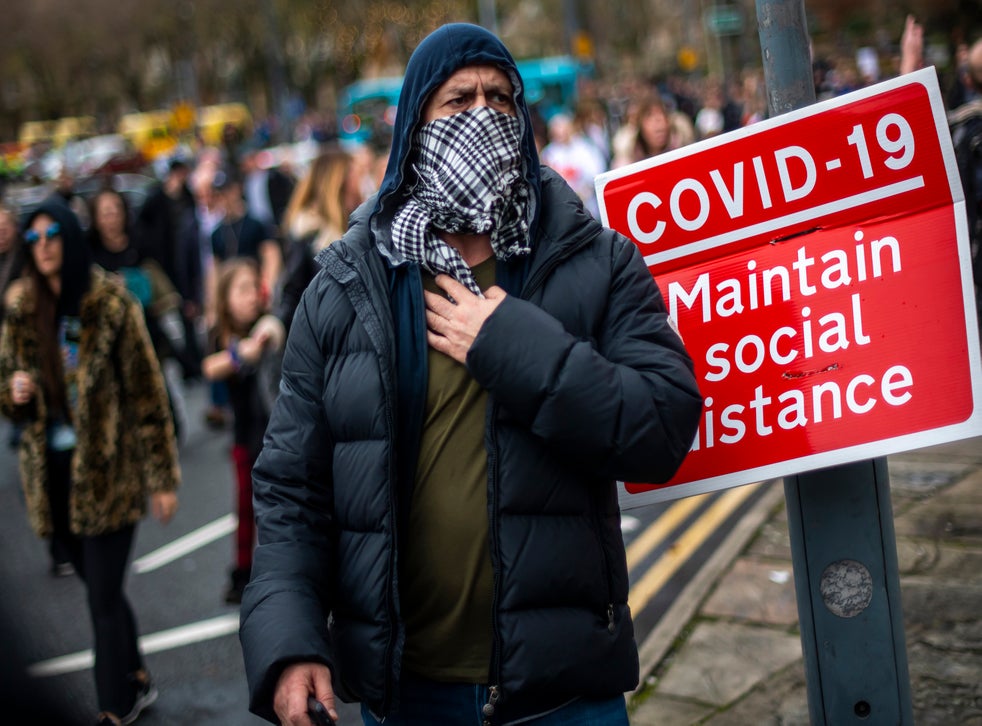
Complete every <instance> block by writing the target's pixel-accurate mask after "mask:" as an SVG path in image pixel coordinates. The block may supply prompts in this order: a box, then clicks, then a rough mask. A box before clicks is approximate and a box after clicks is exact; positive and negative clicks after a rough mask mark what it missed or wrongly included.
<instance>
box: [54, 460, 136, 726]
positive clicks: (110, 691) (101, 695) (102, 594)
mask: <svg viewBox="0 0 982 726" xmlns="http://www.w3.org/2000/svg"><path fill="white" fill-rule="evenodd" d="M47 458H48V482H47V484H48V497H49V501H50V502H51V516H52V520H53V524H54V535H53V539H54V540H57V542H58V547H59V548H60V549H61V550H62V551H64V552H66V553H67V554H68V558H69V561H70V562H71V563H72V565H73V566H74V567H75V570H76V572H78V574H79V577H81V578H82V580H83V581H84V582H85V588H86V594H87V598H88V606H89V615H90V617H91V618H92V631H93V633H94V635H95V649H94V650H95V685H96V694H97V696H98V701H99V710H100V711H112V712H113V713H115V714H116V715H118V716H124V715H126V714H127V713H129V712H130V710H131V709H132V708H133V703H134V702H135V700H136V691H135V689H134V686H133V684H132V682H131V679H130V676H131V675H132V674H133V673H134V672H136V671H138V670H140V669H141V668H142V667H143V659H142V657H141V656H140V651H139V648H138V646H137V628H136V619H135V618H134V616H133V609H132V608H131V607H130V604H129V602H128V601H127V599H126V595H125V594H124V592H123V581H124V579H125V576H126V565H127V562H128V561H129V556H130V550H131V548H132V546H133V535H134V533H135V531H136V527H135V526H134V525H129V526H127V527H123V528H122V529H120V530H117V531H115V532H109V533H107V534H101V535H96V536H93V537H78V536H76V535H73V534H72V533H71V531H70V530H69V525H68V496H69V492H70V490H71V458H72V452H71V451H50V450H49V451H48V457H47Z"/></svg>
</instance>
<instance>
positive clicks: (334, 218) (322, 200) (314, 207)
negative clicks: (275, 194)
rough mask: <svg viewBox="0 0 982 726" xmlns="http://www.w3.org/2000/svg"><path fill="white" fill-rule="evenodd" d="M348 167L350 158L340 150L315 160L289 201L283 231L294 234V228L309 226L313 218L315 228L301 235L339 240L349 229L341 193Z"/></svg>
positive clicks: (349, 168) (326, 153) (330, 151)
mask: <svg viewBox="0 0 982 726" xmlns="http://www.w3.org/2000/svg"><path fill="white" fill-rule="evenodd" d="M351 163H352V162H351V156H350V155H349V154H348V153H347V152H345V151H343V150H341V149H331V150H329V151H325V152H324V153H322V154H321V155H320V156H318V157H317V158H316V159H314V160H313V161H312V162H311V164H310V169H309V170H308V171H307V173H306V174H305V175H304V176H303V177H302V178H301V179H300V181H299V182H298V183H297V187H296V189H294V191H293V195H292V196H291V197H290V202H289V204H287V207H286V212H285V213H284V215H283V228H284V229H286V230H287V231H288V232H291V233H295V229H296V228H297V226H299V225H303V224H308V225H309V223H310V222H309V221H308V220H309V218H310V217H313V221H314V223H315V225H316V226H315V227H314V228H313V229H307V230H303V232H304V233H305V232H310V231H313V230H314V229H319V230H324V231H329V233H330V235H332V237H331V239H332V240H333V239H337V238H338V237H340V236H341V234H342V233H343V232H344V230H345V228H346V227H347V226H348V210H346V209H345V202H344V192H345V184H346V182H347V179H348V177H349V175H350V173H351ZM301 236H302V234H301Z"/></svg>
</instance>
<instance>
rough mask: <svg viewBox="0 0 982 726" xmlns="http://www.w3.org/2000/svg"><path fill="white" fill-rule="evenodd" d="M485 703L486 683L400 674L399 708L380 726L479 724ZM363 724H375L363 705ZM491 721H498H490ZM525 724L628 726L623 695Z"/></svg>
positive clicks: (580, 702)
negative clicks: (431, 678)
mask: <svg viewBox="0 0 982 726" xmlns="http://www.w3.org/2000/svg"><path fill="white" fill-rule="evenodd" d="M487 702H488V688H487V686H477V685H473V684H466V683H437V682H435V681H430V680H426V679H423V678H418V677H416V676H411V675H406V674H403V679H402V684H401V687H400V694H399V711H398V713H393V714H391V715H389V716H387V717H386V719H385V724H384V726H481V724H483V723H484V718H483V716H482V715H481V709H482V708H483V707H484V704H485V703H487ZM361 718H362V721H363V723H364V724H365V726H379V724H380V723H381V722H380V721H378V720H376V719H375V717H374V716H372V714H371V713H369V712H368V708H367V707H366V706H365V705H364V704H363V705H362V707H361ZM491 723H500V722H498V721H495V720H494V719H492V720H491ZM521 723H522V724H528V726H628V720H627V704H626V703H625V701H624V697H623V696H615V697H614V698H609V699H605V700H601V701H588V700H585V699H582V698H581V699H579V700H576V701H573V702H572V703H569V704H567V705H565V706H563V707H562V708H559V709H557V710H555V711H552V712H551V713H547V714H545V715H544V716H540V717H538V718H533V719H530V720H529V721H522V722H521Z"/></svg>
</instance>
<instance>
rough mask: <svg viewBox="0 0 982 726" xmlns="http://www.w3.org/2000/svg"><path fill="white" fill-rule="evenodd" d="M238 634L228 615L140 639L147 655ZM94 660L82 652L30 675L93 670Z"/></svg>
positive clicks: (37, 668)
mask: <svg viewBox="0 0 982 726" xmlns="http://www.w3.org/2000/svg"><path fill="white" fill-rule="evenodd" d="M238 631H239V614H238V613H229V614H227V615H219V616H218V617H217V618H211V619H209V620H201V621H199V622H197V623H190V624H189V625H182V626H180V627H178V628H171V629H170V630H161V631H160V632H159V633H151V634H150V635H144V636H143V637H142V638H140V641H139V642H140V652H141V653H144V654H148V653H159V652H160V651H162V650H172V649H173V648H180V647H181V646H184V645H191V644H192V643H200V642H202V641H205V640H213V639H215V638H221V637H222V636H224V635H231V634H233V633H237V632H238ZM94 661H95V658H94V656H93V654H92V651H91V650H83V651H80V652H78V653H69V654H68V655H63V656H59V657H57V658H51V659H50V660H43V661H41V662H40V663H35V664H33V665H31V666H28V668H27V672H28V674H30V675H32V676H34V677H35V678H42V677H45V676H59V675H63V674H65V673H73V672H75V671H82V670H85V669H87V668H91V667H92V664H93V663H94Z"/></svg>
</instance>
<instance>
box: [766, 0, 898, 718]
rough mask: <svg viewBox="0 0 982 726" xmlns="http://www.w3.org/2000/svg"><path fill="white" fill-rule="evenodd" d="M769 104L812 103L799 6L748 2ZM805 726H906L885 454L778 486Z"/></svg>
mask: <svg viewBox="0 0 982 726" xmlns="http://www.w3.org/2000/svg"><path fill="white" fill-rule="evenodd" d="M756 4H757V23H758V28H759V34H760V45H761V52H762V55H763V65H764V80H765V84H766V88H767V99H768V108H769V110H770V113H771V115H778V114H782V113H786V112H788V111H793V110H795V109H798V108H802V107H804V106H807V105H809V104H812V103H814V102H815V86H814V80H813V77H812V70H811V57H810V45H809V40H808V33H807V30H806V23H805V11H804V4H803V0H756ZM784 493H785V499H786V502H787V508H788V528H789V530H790V535H791V551H792V562H793V565H794V578H795V592H796V596H797V601H798V617H799V623H800V627H801V643H802V649H803V652H804V661H805V677H806V680H807V689H808V710H809V714H810V718H811V722H812V724H815V725H816V726H817V725H819V724H829V725H834V726H841V725H842V724H874V723H875V724H913V722H914V717H913V708H912V705H911V697H910V678H909V675H908V672H907V650H906V645H905V643H904V628H903V615H902V613H901V607H900V572H899V567H898V565H897V546H896V539H895V535H894V529H893V509H892V506H891V504H890V479H889V475H888V472H887V462H886V459H884V458H879V459H873V460H869V461H861V462H858V463H854V464H846V465H841V466H836V467H832V468H829V469H823V470H820V471H813V472H807V473H803V474H799V475H797V476H793V477H788V478H786V479H785V480H784Z"/></svg>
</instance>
